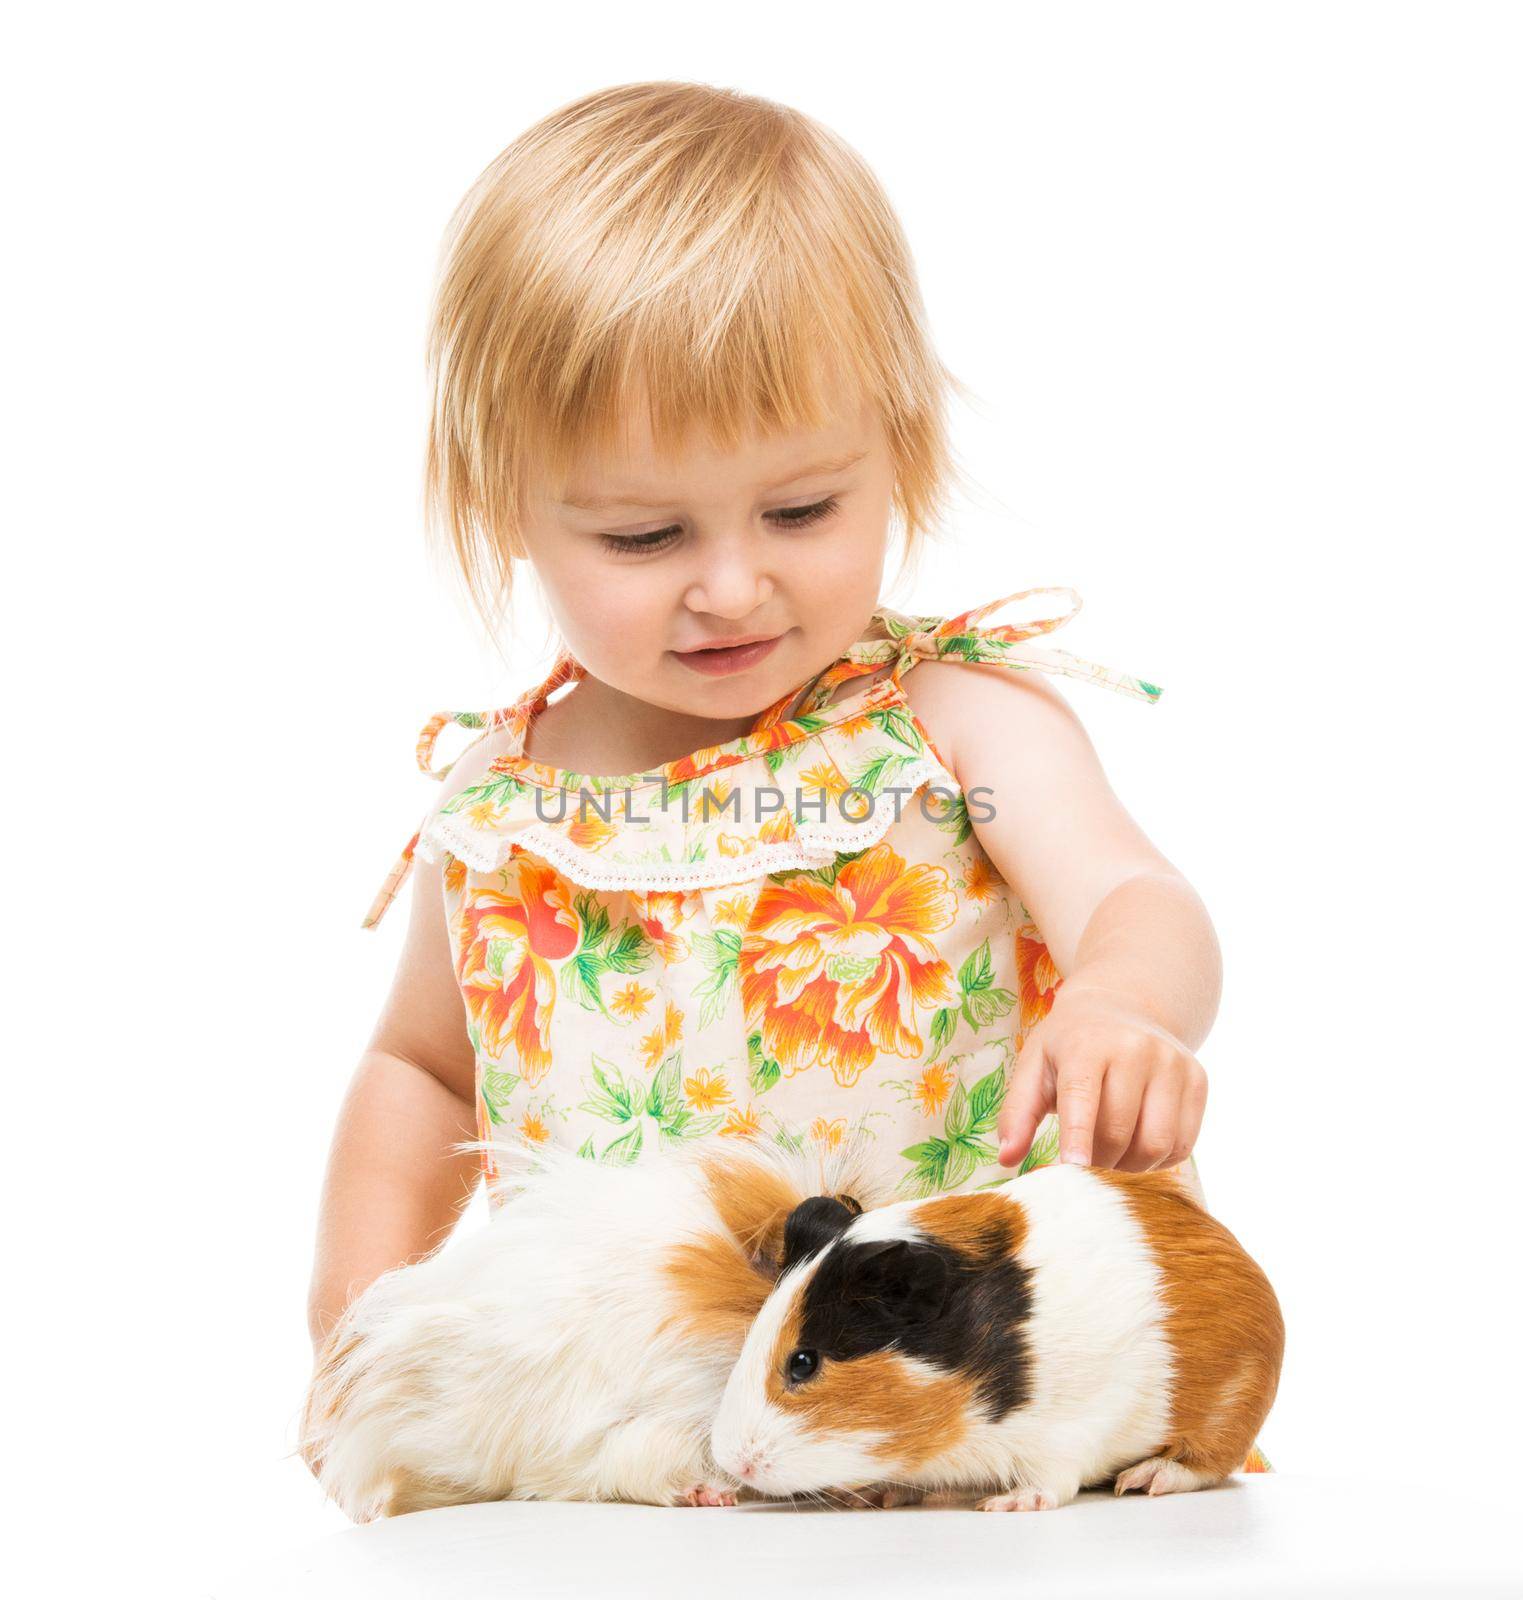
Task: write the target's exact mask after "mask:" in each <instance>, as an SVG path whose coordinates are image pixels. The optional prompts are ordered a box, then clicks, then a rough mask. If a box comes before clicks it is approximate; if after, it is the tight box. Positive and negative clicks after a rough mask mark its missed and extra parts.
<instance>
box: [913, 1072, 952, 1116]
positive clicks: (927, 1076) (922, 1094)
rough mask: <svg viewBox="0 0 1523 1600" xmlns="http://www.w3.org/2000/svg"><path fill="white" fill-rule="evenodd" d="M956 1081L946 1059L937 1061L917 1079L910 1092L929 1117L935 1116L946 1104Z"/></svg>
mask: <svg viewBox="0 0 1523 1600" xmlns="http://www.w3.org/2000/svg"><path fill="white" fill-rule="evenodd" d="M956 1081H957V1080H956V1079H955V1078H954V1077H953V1076H952V1069H951V1068H950V1067H949V1066H948V1065H947V1064H946V1062H945V1061H935V1062H932V1064H931V1065H930V1066H928V1067H927V1068H926V1069H925V1071H924V1072H922V1073H921V1074H920V1076H919V1077H918V1078H917V1079H916V1080H915V1087H914V1088H913V1089H912V1090H911V1091H910V1092H911V1094H912V1095H913V1096H914V1098H915V1099H916V1100H918V1101H919V1102H920V1109H921V1110H922V1111H923V1112H925V1114H926V1115H927V1116H928V1117H934V1116H935V1115H936V1113H937V1112H938V1111H940V1110H941V1108H942V1106H943V1105H945V1104H946V1098H947V1096H948V1095H949V1094H951V1092H952V1085H953V1084H954V1083H955V1082H956Z"/></svg>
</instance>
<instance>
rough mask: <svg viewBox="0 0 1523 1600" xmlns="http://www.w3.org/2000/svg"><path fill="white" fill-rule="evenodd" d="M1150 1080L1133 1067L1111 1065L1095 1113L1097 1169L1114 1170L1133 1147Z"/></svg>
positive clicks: (1095, 1160)
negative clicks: (1144, 1092) (1143, 1096)
mask: <svg viewBox="0 0 1523 1600" xmlns="http://www.w3.org/2000/svg"><path fill="white" fill-rule="evenodd" d="M1146 1087H1147V1079H1146V1077H1145V1076H1144V1075H1143V1074H1142V1073H1141V1072H1140V1071H1138V1070H1137V1068H1136V1067H1134V1066H1130V1065H1122V1064H1118V1063H1116V1062H1114V1061H1113V1062H1111V1063H1110V1065H1109V1066H1108V1067H1107V1068H1106V1072H1105V1083H1104V1086H1103V1088H1102V1090H1101V1094H1100V1105H1099V1109H1098V1110H1097V1111H1096V1113H1095V1138H1094V1144H1093V1147H1092V1153H1091V1156H1090V1160H1091V1162H1092V1163H1093V1164H1094V1165H1095V1166H1097V1167H1114V1166H1115V1165H1116V1163H1117V1162H1118V1161H1119V1160H1120V1159H1121V1157H1122V1156H1123V1155H1124V1154H1125V1153H1126V1151H1127V1149H1128V1147H1129V1146H1130V1145H1131V1142H1132V1138H1133V1135H1134V1134H1135V1132H1136V1128H1137V1118H1138V1115H1139V1114H1140V1112H1141V1110H1142V1092H1143V1090H1144V1089H1145V1088H1146Z"/></svg>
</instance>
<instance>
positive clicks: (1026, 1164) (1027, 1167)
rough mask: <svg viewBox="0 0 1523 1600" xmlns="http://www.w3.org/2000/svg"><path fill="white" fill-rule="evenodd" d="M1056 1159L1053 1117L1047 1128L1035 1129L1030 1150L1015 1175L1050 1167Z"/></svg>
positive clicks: (1056, 1140)
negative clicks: (1037, 1168)
mask: <svg viewBox="0 0 1523 1600" xmlns="http://www.w3.org/2000/svg"><path fill="white" fill-rule="evenodd" d="M1057 1158H1058V1122H1057V1118H1056V1117H1053V1118H1051V1119H1050V1120H1049V1123H1048V1126H1047V1127H1045V1128H1038V1129H1037V1136H1036V1138H1035V1139H1033V1140H1032V1141H1031V1148H1030V1149H1029V1150H1028V1151H1027V1152H1026V1155H1025V1159H1024V1160H1023V1161H1022V1162H1021V1164H1020V1166H1019V1167H1017V1168H1016V1175H1017V1176H1019V1175H1020V1174H1021V1173H1023V1172H1030V1171H1032V1170H1033V1169H1034V1168H1036V1167H1050V1166H1051V1165H1052V1163H1053V1162H1054V1161H1056V1160H1057Z"/></svg>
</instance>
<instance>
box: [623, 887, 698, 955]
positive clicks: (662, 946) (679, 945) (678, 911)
mask: <svg viewBox="0 0 1523 1600" xmlns="http://www.w3.org/2000/svg"><path fill="white" fill-rule="evenodd" d="M629 903H630V909H631V911H632V913H633V915H634V918H635V921H637V922H638V923H639V924H640V926H641V928H642V929H643V930H644V931H645V937H646V938H647V939H648V940H649V941H650V943H651V945H652V946H653V947H654V949H655V950H656V953H657V954H658V955H659V956H660V957H661V959H662V960H663V961H665V962H668V963H670V962H673V961H682V960H684V959H685V958H686V956H687V953H688V942H687V940H686V939H684V938H682V937H681V936H680V935H679V934H678V932H677V929H678V928H680V927H681V926H682V924H683V923H684V922H686V921H687V920H688V919H689V918H690V917H691V916H692V915H693V912H694V909H695V908H696V907H697V906H699V905H701V904H702V901H701V899H700V897H699V896H698V895H697V894H696V893H694V892H693V891H692V890H689V891H688V892H687V893H685V894H684V893H681V892H679V891H676V890H671V889H653V890H651V891H650V892H649V893H645V894H631V895H630V897H629Z"/></svg>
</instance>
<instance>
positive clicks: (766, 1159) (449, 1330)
mask: <svg viewBox="0 0 1523 1600" xmlns="http://www.w3.org/2000/svg"><path fill="white" fill-rule="evenodd" d="M476 1148H480V1146H479V1145H478V1146H476ZM492 1148H493V1150H494V1151H495V1152H496V1153H497V1155H498V1159H499V1165H500V1166H501V1167H503V1168H504V1170H505V1172H506V1173H507V1174H508V1175H507V1176H506V1177H505V1178H504V1180H503V1183H502V1189H503V1190H504V1191H505V1203H504V1204H503V1205H501V1206H500V1207H499V1208H497V1209H496V1210H495V1212H494V1215H493V1216H492V1218H491V1220H490V1221H489V1222H488V1223H487V1224H486V1225H485V1226H484V1227H482V1228H480V1229H479V1230H477V1231H476V1232H475V1233H473V1234H469V1235H466V1236H463V1237H460V1238H458V1239H456V1240H455V1241H454V1242H453V1243H452V1244H451V1245H450V1246H449V1247H447V1248H445V1249H443V1250H441V1251H439V1252H438V1253H436V1254H435V1255H433V1256H431V1257H429V1258H427V1259H425V1260H423V1261H421V1262H418V1263H416V1264H414V1265H409V1266H402V1267H398V1268H396V1269H395V1270H393V1271H391V1272H388V1273H386V1274H384V1275H383V1276H382V1277H380V1278H378V1279H376V1280H375V1282H374V1283H372V1284H371V1285H370V1286H369V1287H368V1288H367V1289H366V1290H365V1291H364V1292H363V1293H362V1294H361V1295H359V1296H358V1297H357V1298H356V1299H355V1300H354V1301H353V1302H352V1303H351V1304H350V1305H349V1306H348V1308H347V1309H346V1310H345V1312H344V1314H343V1315H342V1317H341V1318H340V1319H339V1321H338V1322H337V1323H336V1324H335V1326H334V1328H333V1330H332V1332H331V1333H330V1334H329V1336H328V1338H327V1339H326V1340H325V1342H324V1345H323V1349H322V1352H321V1354H320V1357H319V1360H318V1363H317V1367H316V1370H315V1372H314V1375H313V1378H312V1382H311V1384H310V1387H309V1390H308V1394H307V1398H306V1404H305V1407H304V1410H303V1415H302V1421H301V1438H300V1444H299V1449H300V1451H301V1454H302V1456H303V1458H304V1459H305V1460H306V1461H307V1463H308V1465H309V1466H310V1467H311V1468H312V1470H313V1472H314V1473H315V1474H316V1475H317V1477H318V1479H319V1481H320V1482H321V1483H322V1485H323V1487H324V1488H325V1489H326V1490H327V1492H328V1494H329V1495H330V1496H331V1497H332V1498H333V1499H335V1500H336V1501H337V1502H338V1503H339V1505H340V1506H341V1507H342V1508H343V1509H344V1510H345V1511H346V1512H348V1514H349V1515H350V1516H351V1517H353V1518H355V1519H356V1520H358V1521H368V1520H370V1519H372V1518H374V1517H378V1516H391V1515H396V1514H398V1513H401V1512H406V1511H414V1510H420V1509H423V1508H426V1507H431V1506H440V1505H450V1504H455V1503H459V1502H462V1501H473V1500H491V1499H573V1500H637V1501H645V1502H650V1503H656V1504H673V1503H678V1502H680V1501H681V1500H682V1499H683V1498H684V1497H685V1496H687V1497H689V1498H690V1499H691V1496H689V1491H695V1490H697V1489H699V1488H700V1486H705V1485H709V1484H712V1483H713V1482H714V1480H715V1476H716V1475H715V1469H714V1464H713V1461H712V1458H711V1456H710V1454H709V1450H708V1439H709V1430H710V1427H711V1425H712V1422H713V1418H714V1412H715V1410H716V1408H717V1406H718V1403H719V1397H720V1394H721V1393H722V1391H723V1388H724V1384H725V1380H726V1378H727V1377H728V1376H729V1373H730V1370H731V1368H732V1367H733V1365H734V1362H735V1358H736V1356H737V1355H738V1354H739V1352H740V1349H741V1345H742V1344H743V1342H744V1339H745V1334H746V1330H747V1328H748V1326H749V1325H750V1323H751V1321H752V1319H753V1317H754V1316H755V1314H756V1312H757V1311H758V1310H759V1309H760V1307H761V1305H762V1304H763V1302H764V1301H765V1299H766V1297H767V1294H768V1292H769V1291H770V1289H771V1287H772V1284H773V1282H774V1281H775V1279H776V1276H777V1273H778V1271H779V1270H780V1265H781V1256H782V1236H783V1228H784V1224H785V1221H786V1219H787V1217H788V1215H789V1214H790V1212H792V1211H793V1210H794V1209H795V1208H796V1207H797V1206H798V1205H799V1204H800V1203H801V1202H802V1201H804V1200H805V1199H807V1198H808V1197H810V1196H812V1195H819V1194H833V1195H842V1194H844V1195H847V1196H851V1197H853V1203H856V1200H855V1197H857V1196H859V1195H860V1197H861V1203H863V1204H871V1203H872V1197H871V1196H870V1195H869V1194H867V1193H866V1192H865V1186H866V1182H867V1180H866V1176H865V1174H864V1171H863V1170H862V1163H861V1161H860V1159H859V1156H860V1148H861V1147H860V1145H851V1144H847V1145H843V1146H842V1147H841V1148H840V1149H839V1150H838V1151H837V1152H835V1153H834V1154H833V1155H830V1156H823V1157H822V1156H821V1155H819V1154H818V1153H813V1152H805V1153H800V1154H797V1155H795V1154H792V1153H790V1152H788V1151H787V1150H786V1149H783V1148H781V1147H779V1146H777V1145H775V1144H761V1143H760V1142H755V1141H744V1142H737V1143H735V1144H732V1143H731V1141H729V1140H725V1141H724V1144H723V1148H722V1149H720V1150H715V1149H713V1147H708V1148H707V1150H706V1151H705V1152H704V1153H697V1154H695V1153H689V1152H678V1153H673V1154H670V1155H668V1156H667V1157H666V1158H665V1159H662V1160H657V1161H647V1162H643V1163H638V1164H634V1165H630V1166H607V1165H603V1164H600V1163H597V1162H594V1161H588V1160H583V1159H579V1158H577V1157H575V1156H572V1155H571V1154H569V1153H568V1152H562V1151H558V1150H554V1149H549V1148H542V1147H525V1146H515V1145H509V1144H499V1143H494V1144H493V1145H492ZM692 1503H709V1504H712V1503H715V1501H714V1500H713V1499H712V1498H710V1497H703V1498H702V1499H701V1500H693V1501H692Z"/></svg>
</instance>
